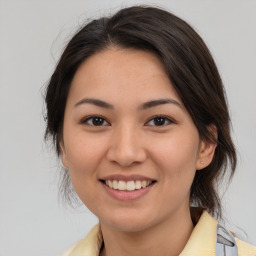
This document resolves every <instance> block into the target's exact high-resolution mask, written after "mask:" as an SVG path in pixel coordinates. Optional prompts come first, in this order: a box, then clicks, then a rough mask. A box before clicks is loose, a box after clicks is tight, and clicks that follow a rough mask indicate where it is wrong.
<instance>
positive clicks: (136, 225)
mask: <svg viewBox="0 0 256 256" xmlns="http://www.w3.org/2000/svg"><path fill="white" fill-rule="evenodd" d="M113 217H114V216H113V215H112V216H111V218H108V219H100V220H99V221H100V223H101V224H103V225H105V226H108V227H111V228H112V229H115V230H119V231H122V232H140V231H143V230H146V229H148V228H150V227H151V226H152V225H154V222H157V221H153V220H151V218H150V217H149V216H146V215H144V214H140V213H136V214H135V213H133V214H119V215H117V216H116V218H113Z"/></svg>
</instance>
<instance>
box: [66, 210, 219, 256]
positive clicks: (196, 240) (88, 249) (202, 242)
mask: <svg viewBox="0 0 256 256" xmlns="http://www.w3.org/2000/svg"><path fill="white" fill-rule="evenodd" d="M216 230H217V221H216V220H215V219H214V218H212V217H211V216H210V215H209V214H208V213H207V212H206V211H204V212H203V213H202V215H201V217H200V219H199V221H198V223H197V224H196V226H195V228H194V229H193V231H192V234H191V236H190V238H189V240H188V242H187V244H186V246H185V247H184V249H183V251H182V252H181V254H180V256H193V255H196V256H205V255H207V256H215V255H216V249H215V248H216ZM102 243H103V238H102V233H101V230H100V225H99V224H97V225H96V226H94V227H93V229H92V230H91V231H90V232H89V233H88V235H87V236H86V237H85V238H84V239H82V240H81V241H79V242H78V243H77V244H76V245H75V247H74V249H73V250H72V252H71V254H69V256H98V255H99V252H100V249H101V247H102Z"/></svg>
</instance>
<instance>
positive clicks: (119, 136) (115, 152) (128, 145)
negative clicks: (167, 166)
mask: <svg viewBox="0 0 256 256" xmlns="http://www.w3.org/2000/svg"><path fill="white" fill-rule="evenodd" d="M146 158H147V155H146V151H145V149H144V148H143V139H142V136H140V134H139V132H138V131H137V129H136V128H135V127H128V126H127V125H124V126H122V127H119V128H118V129H116V131H115V132H113V134H112V137H111V141H110V144H109V148H108V151H107V159H108V160H109V161H111V162H115V163H117V164H119V165H120V166H122V167H129V166H132V165H134V164H138V163H142V162H143V161H145V159H146Z"/></svg>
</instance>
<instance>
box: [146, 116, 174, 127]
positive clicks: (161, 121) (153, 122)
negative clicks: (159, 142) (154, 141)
mask: <svg viewBox="0 0 256 256" xmlns="http://www.w3.org/2000/svg"><path fill="white" fill-rule="evenodd" d="M171 123H174V121H172V120H171V119H170V118H168V117H166V116H155V117H153V118H151V119H150V120H149V121H148V122H147V123H146V125H147V126H165V125H168V124H171Z"/></svg>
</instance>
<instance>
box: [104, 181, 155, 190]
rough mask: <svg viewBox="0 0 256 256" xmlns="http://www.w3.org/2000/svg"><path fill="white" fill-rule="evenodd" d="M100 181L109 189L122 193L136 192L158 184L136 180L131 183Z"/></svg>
mask: <svg viewBox="0 0 256 256" xmlns="http://www.w3.org/2000/svg"><path fill="white" fill-rule="evenodd" d="M100 181H101V182H102V183H104V184H105V185H106V186H108V187H109V188H112V189H114V190H120V191H135V190H139V189H143V188H146V187H148V186H150V185H151V184H153V183H155V182H156V181H152V180H136V181H134V180H130V181H124V180H100Z"/></svg>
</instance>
